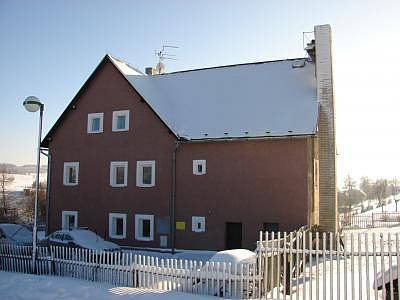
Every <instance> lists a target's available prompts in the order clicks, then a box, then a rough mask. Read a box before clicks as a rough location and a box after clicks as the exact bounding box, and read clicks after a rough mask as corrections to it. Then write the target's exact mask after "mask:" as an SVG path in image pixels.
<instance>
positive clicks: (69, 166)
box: [63, 162, 79, 185]
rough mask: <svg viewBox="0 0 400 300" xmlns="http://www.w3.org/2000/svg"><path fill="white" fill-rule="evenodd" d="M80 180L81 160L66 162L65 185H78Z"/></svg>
mask: <svg viewBox="0 0 400 300" xmlns="http://www.w3.org/2000/svg"><path fill="white" fill-rule="evenodd" d="M78 180H79V162H65V163H64V179H63V182H64V185H77V184H78Z"/></svg>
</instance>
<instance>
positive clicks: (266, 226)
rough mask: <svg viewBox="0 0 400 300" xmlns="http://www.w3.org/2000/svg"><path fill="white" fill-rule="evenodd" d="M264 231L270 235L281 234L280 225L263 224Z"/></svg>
mask: <svg viewBox="0 0 400 300" xmlns="http://www.w3.org/2000/svg"><path fill="white" fill-rule="evenodd" d="M262 231H263V232H268V233H272V232H274V233H277V232H279V223H271V222H265V223H263V228H262Z"/></svg>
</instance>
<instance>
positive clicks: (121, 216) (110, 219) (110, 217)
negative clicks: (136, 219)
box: [108, 213, 126, 239]
mask: <svg viewBox="0 0 400 300" xmlns="http://www.w3.org/2000/svg"><path fill="white" fill-rule="evenodd" d="M116 218H118V219H123V224H124V227H123V230H122V235H117V234H115V233H113V232H112V228H113V220H114V219H116ZM108 235H109V237H110V238H112V239H125V238H126V214H122V213H109V214H108Z"/></svg>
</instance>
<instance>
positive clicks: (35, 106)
mask: <svg viewBox="0 0 400 300" xmlns="http://www.w3.org/2000/svg"><path fill="white" fill-rule="evenodd" d="M23 104H24V107H25V109H26V110H27V111H29V112H37V111H38V110H40V118H39V136H38V145H37V161H36V193H35V215H34V218H33V233H32V234H33V236H32V241H33V245H32V246H33V249H32V271H33V273H35V269H36V266H35V261H36V236H37V209H38V198H39V172H40V142H41V141H42V119H43V110H44V104H43V103H42V102H40V100H39V99H38V98H36V97H35V96H29V97H27V98H26V99H25V101H24V103H23Z"/></svg>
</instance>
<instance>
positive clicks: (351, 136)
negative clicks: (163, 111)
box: [0, 0, 400, 180]
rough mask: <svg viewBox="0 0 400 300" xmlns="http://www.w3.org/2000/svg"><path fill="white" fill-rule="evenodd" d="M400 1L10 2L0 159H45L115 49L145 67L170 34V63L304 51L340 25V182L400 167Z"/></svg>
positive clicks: (1, 7) (1, 48)
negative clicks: (44, 143) (30, 103)
mask: <svg viewBox="0 0 400 300" xmlns="http://www.w3.org/2000/svg"><path fill="white" fill-rule="evenodd" d="M349 2H350V3H349ZM399 11H400V4H399V2H398V1H321V0H320V1H201V2H200V1H174V0H169V1H54V0H53V1H18V0H12V1H8V0H0V56H1V58H2V62H1V65H0V66H1V67H0V103H1V104H2V105H1V109H0V128H1V131H0V132H1V133H0V140H1V145H2V147H0V162H10V163H16V164H26V163H34V162H35V143H36V139H35V137H36V131H37V128H36V127H37V117H38V115H37V114H29V113H27V112H25V110H24V109H23V107H22V101H23V100H24V98H25V97H26V96H28V95H35V96H38V97H39V98H40V99H42V101H43V102H44V103H45V105H46V106H45V121H44V133H46V132H47V131H48V130H49V128H50V127H51V125H52V124H53V123H54V122H55V120H56V119H57V118H58V116H59V115H60V114H61V112H62V111H63V109H64V108H65V107H66V105H67V104H68V103H69V101H70V100H71V99H72V98H73V96H74V95H75V93H76V92H77V91H78V89H79V88H80V87H81V85H82V84H83V83H84V81H85V80H86V79H87V77H88V76H89V75H90V73H91V72H92V71H93V69H94V68H95V67H96V65H97V64H98V63H99V61H100V60H101V59H102V57H103V56H104V55H105V53H111V54H113V55H115V56H117V57H119V58H122V59H123V60H126V61H127V62H129V63H130V64H132V65H134V66H136V67H138V68H139V69H141V70H143V69H144V67H146V66H152V65H155V64H156V62H157V59H156V57H155V55H154V50H155V49H158V48H160V46H161V45H162V43H163V41H172V43H173V44H176V45H178V46H179V47H180V48H179V49H177V50H176V51H174V53H175V54H177V56H178V60H177V61H168V62H167V71H176V70H184V69H192V68H199V67H206V66H215V65H225V64H235V63H243V62H252V61H262V60H273V59H282V58H292V57H303V56H304V51H303V49H302V46H303V45H302V32H303V31H311V30H312V29H313V25H316V24H326V23H329V24H331V26H332V29H333V43H334V49H333V51H334V63H335V65H334V69H335V87H336V104H337V106H336V107H337V145H338V152H339V156H338V172H339V180H341V179H342V178H343V176H344V175H346V174H348V173H350V174H352V175H354V176H355V177H358V176H361V175H369V176H372V177H381V176H386V177H392V176H396V175H398V176H400V157H399V155H398V153H399V149H400V147H399V146H400V142H399V132H400V122H399V117H398V115H399V112H400V101H399V100H400V99H399V93H398V91H397V86H398V84H399V83H398V78H399V76H398V73H397V72H398V70H400V60H399V57H398V56H399V53H400V35H399V32H400V18H399V17H398V12H399Z"/></svg>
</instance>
